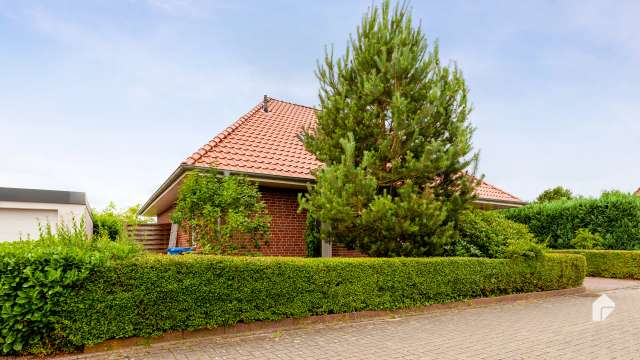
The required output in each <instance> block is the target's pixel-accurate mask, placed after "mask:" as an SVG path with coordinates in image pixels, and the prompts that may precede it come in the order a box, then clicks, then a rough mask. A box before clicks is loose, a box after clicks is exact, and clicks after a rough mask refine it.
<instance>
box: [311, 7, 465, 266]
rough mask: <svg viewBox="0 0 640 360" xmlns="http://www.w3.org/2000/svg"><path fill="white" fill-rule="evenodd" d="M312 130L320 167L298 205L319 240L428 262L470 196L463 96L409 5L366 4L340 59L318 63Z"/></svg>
mask: <svg viewBox="0 0 640 360" xmlns="http://www.w3.org/2000/svg"><path fill="white" fill-rule="evenodd" d="M316 75H317V77H318V79H319V81H320V95H319V96H320V111H319V112H318V124H317V126H316V127H315V128H311V129H307V132H306V134H305V137H304V143H305V146H306V148H307V149H308V150H309V151H311V152H312V153H313V154H315V155H316V157H317V158H318V159H319V160H321V161H323V162H324V164H325V166H324V167H323V168H321V169H319V170H318V171H317V173H316V178H317V182H316V184H315V185H313V186H311V188H310V189H309V193H308V194H307V195H306V196H305V197H304V198H303V199H301V207H302V208H304V209H307V210H308V211H310V212H311V213H312V214H313V216H314V217H315V218H316V219H318V220H319V221H321V222H322V223H323V226H322V234H321V235H322V236H323V237H325V238H331V239H333V240H334V241H337V242H340V243H343V244H345V245H347V246H348V247H350V248H357V249H360V250H362V251H364V252H366V253H368V254H370V255H373V256H431V255H439V254H441V253H442V251H443V248H444V247H445V246H446V245H447V244H448V243H449V242H450V241H451V240H452V239H453V238H454V237H455V236H456V233H455V230H454V229H455V224H456V222H457V219H458V215H459V213H460V212H461V211H462V210H463V209H465V208H466V207H467V206H468V204H469V202H470V201H471V200H472V199H473V190H474V187H475V186H476V183H475V180H474V178H472V177H470V176H467V175H466V171H469V170H471V171H472V172H475V168H476V163H477V153H473V149H472V144H471V136H472V134H473V127H472V126H471V124H470V123H469V121H468V116H469V113H470V105H469V104H468V99H467V96H468V89H467V87H466V85H465V81H464V79H463V77H462V73H461V71H460V70H459V69H458V68H457V66H456V65H455V64H452V65H448V66H447V65H443V64H442V63H441V62H440V59H439V55H438V45H437V43H436V44H435V46H433V47H432V48H431V49H430V48H429V47H428V45H427V40H426V38H425V36H424V34H423V32H422V30H421V28H420V27H419V26H414V24H413V22H412V19H411V15H410V12H409V9H408V7H407V6H406V5H402V6H396V7H395V8H394V9H392V8H391V6H390V4H389V2H388V1H385V2H383V3H382V4H381V5H380V6H379V7H372V8H370V9H369V11H368V12H367V13H366V14H365V16H364V18H363V20H362V23H361V25H360V26H359V27H358V29H357V33H356V36H355V38H354V37H351V38H350V40H349V43H348V46H347V50H346V53H345V54H344V56H343V57H341V58H338V59H337V60H336V59H334V56H333V51H328V52H327V54H326V56H325V60H324V63H319V64H318V68H317V71H316Z"/></svg>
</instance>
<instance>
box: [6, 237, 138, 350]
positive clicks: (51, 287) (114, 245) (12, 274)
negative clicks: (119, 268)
mask: <svg viewBox="0 0 640 360" xmlns="http://www.w3.org/2000/svg"><path fill="white" fill-rule="evenodd" d="M139 252H140V248H139V247H138V246H137V245H135V244H132V243H128V242H124V241H111V240H110V239H108V238H106V237H105V238H99V237H95V238H94V239H89V238H88V236H87V235H86V233H85V231H84V227H83V226H81V225H77V224H73V226H72V228H71V229H68V228H66V227H59V228H58V229H57V235H54V234H53V232H52V230H51V228H50V227H48V226H47V227H46V228H44V229H42V230H41V233H40V238H39V239H38V240H31V241H18V242H12V243H0V302H1V303H2V307H1V308H0V320H1V321H0V354H8V353H15V352H25V353H41V354H43V353H50V352H52V351H54V350H56V349H65V348H67V347H68V346H69V344H68V343H67V342H66V338H65V335H64V334H63V333H61V332H60V328H59V326H60V324H61V322H62V318H61V316H60V309H61V302H62V300H63V299H66V300H68V299H69V298H70V297H73V296H74V295H73V294H74V293H75V291H76V290H77V289H78V288H79V287H81V286H82V285H83V283H84V281H85V280H86V279H87V276H88V275H89V274H90V273H92V272H93V271H95V270H96V269H98V268H100V267H102V266H105V265H106V264H107V263H108V262H109V261H111V260H123V259H126V258H130V257H132V256H134V255H135V254H138V253H139Z"/></svg>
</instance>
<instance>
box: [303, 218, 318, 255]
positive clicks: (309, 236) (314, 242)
mask: <svg viewBox="0 0 640 360" xmlns="http://www.w3.org/2000/svg"><path fill="white" fill-rule="evenodd" d="M304 241H305V242H306V243H307V256H308V257H320V256H322V239H320V224H319V223H318V221H317V220H316V219H315V218H314V217H313V215H311V213H310V212H307V223H306V227H305V230H304Z"/></svg>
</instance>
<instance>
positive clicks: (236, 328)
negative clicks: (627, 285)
mask: <svg viewBox="0 0 640 360" xmlns="http://www.w3.org/2000/svg"><path fill="white" fill-rule="evenodd" d="M585 292H586V289H585V288H584V287H583V286H581V287H577V288H570V289H562V290H550V291H541V292H533V293H523V294H513V295H503V296H496V297H486V298H476V299H469V300H463V301H456V302H451V303H446V304H433V305H426V306H421V307H417V308H405V309H397V310H374V311H360V312H352V313H342V314H329V315H316V316H310V317H305V318H295V319H282V320H273V321H256V322H253V323H239V324H236V325H231V326H224V327H218V328H214V329H201V330H190V331H173V332H167V333H164V334H162V335H158V336H153V337H131V338H126V339H112V340H107V341H104V342H102V343H99V344H96V345H92V346H87V347H85V349H84V352H83V353H84V354H91V353H99V352H106V351H112V350H117V349H122V348H128V347H134V346H149V345H152V344H159V343H166V342H173V341H180V340H187V339H197V338H204V337H212V336H221V335H246V334H250V333H255V332H267V331H282V330H294V329H297V328H302V327H305V326H309V325H316V324H329V323H335V322H342V321H358V320H370V319H380V318H389V317H394V316H411V315H421V314H426V313H433V312H439V311H446V310H458V309H469V308H477V307H484V306H490V305H495V304H504V303H515V302H519V301H531V300H540V299H547V298H552V297H559V296H571V295H579V294H583V293H585ZM68 355H74V354H68ZM75 355H78V354H75Z"/></svg>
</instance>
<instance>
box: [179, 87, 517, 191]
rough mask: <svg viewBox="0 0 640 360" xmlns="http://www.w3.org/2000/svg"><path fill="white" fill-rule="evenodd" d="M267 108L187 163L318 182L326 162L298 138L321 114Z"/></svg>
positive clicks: (286, 106)
mask: <svg viewBox="0 0 640 360" xmlns="http://www.w3.org/2000/svg"><path fill="white" fill-rule="evenodd" d="M268 108H269V112H266V113H265V112H264V111H263V110H262V102H261V103H259V104H258V105H256V106H254V107H253V109H251V110H250V111H249V112H248V113H246V114H245V115H243V116H242V117H240V118H239V119H238V120H237V121H236V122H234V123H233V124H231V126H229V127H227V128H226V129H225V130H223V131H222V132H221V133H220V134H218V135H217V136H216V137H214V138H213V139H211V140H210V141H209V142H208V143H206V144H204V145H203V146H202V147H201V148H200V149H198V150H197V151H196V152H194V153H193V154H192V155H191V156H189V157H187V158H186V159H185V160H184V161H183V164H187V165H194V166H215V167H216V168H219V169H221V170H234V171H242V172H249V173H259V174H266V175H277V176H285V177H293V178H299V179H313V178H314V177H313V175H312V171H313V170H314V169H316V168H318V167H320V166H321V165H322V163H321V162H320V161H318V160H317V159H316V158H315V156H313V154H311V153H309V152H308V151H306V149H305V148H304V145H303V144H302V142H301V141H300V140H299V138H298V135H299V134H300V133H301V132H302V131H303V129H304V128H305V127H308V126H315V123H316V121H317V119H316V111H317V110H316V109H314V108H311V107H307V106H303V105H297V104H292V103H289V102H285V101H281V100H276V99H272V98H269V99H268ZM476 194H477V195H478V197H479V198H480V199H484V200H492V201H508V202H522V200H520V199H519V198H517V197H515V196H513V195H511V194H509V193H507V192H505V191H503V190H501V189H498V188H497V187H495V186H493V185H491V184H489V183H487V182H485V181H482V182H481V184H480V186H478V189H477V191H476Z"/></svg>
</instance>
